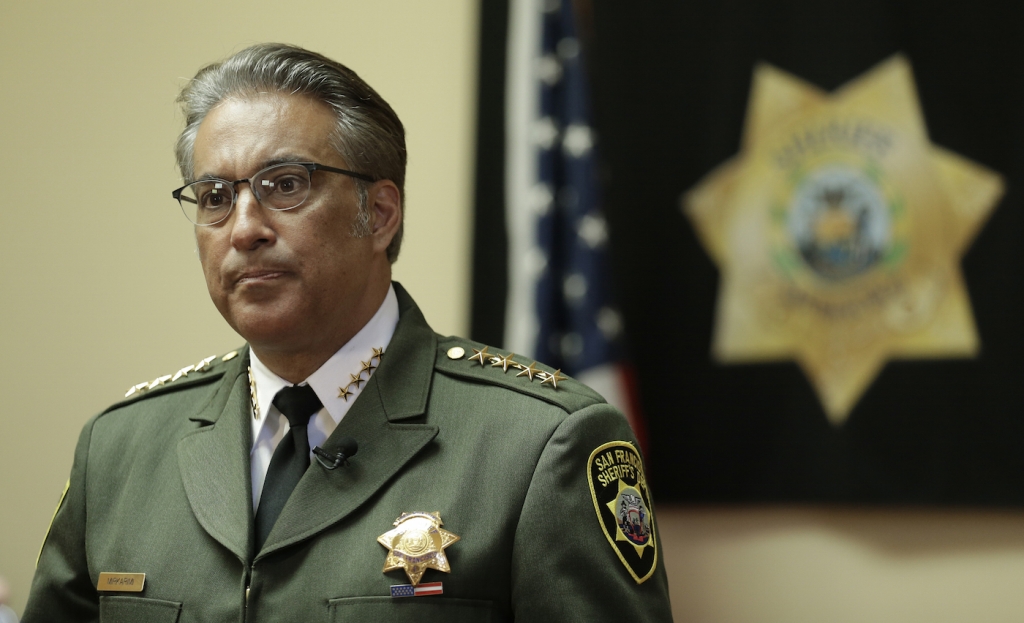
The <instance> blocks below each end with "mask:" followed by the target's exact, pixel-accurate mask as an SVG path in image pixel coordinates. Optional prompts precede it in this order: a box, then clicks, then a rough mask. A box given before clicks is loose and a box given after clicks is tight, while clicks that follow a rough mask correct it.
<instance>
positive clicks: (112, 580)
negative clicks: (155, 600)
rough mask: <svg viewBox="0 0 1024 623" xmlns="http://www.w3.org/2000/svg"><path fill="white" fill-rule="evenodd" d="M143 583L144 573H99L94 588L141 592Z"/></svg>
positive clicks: (144, 583)
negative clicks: (98, 578) (98, 579)
mask: <svg viewBox="0 0 1024 623" xmlns="http://www.w3.org/2000/svg"><path fill="white" fill-rule="evenodd" d="M145 585H146V574H145V573H101V574H100V581H99V582H97V583H96V590H98V591H118V592H124V593H141V592H142V587H143V586H145Z"/></svg>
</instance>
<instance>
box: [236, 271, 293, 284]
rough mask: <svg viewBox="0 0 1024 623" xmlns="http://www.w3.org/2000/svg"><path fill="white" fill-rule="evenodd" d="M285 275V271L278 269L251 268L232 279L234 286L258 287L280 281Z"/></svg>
mask: <svg viewBox="0 0 1024 623" xmlns="http://www.w3.org/2000/svg"><path fill="white" fill-rule="evenodd" d="M286 274H287V271H285V270H281V269H279V268H251V269H249V270H246V271H243V272H241V273H238V274H237V275H236V276H235V278H234V282H235V285H236V286H242V285H250V284H252V285H258V284H263V283H269V282H272V281H274V280H276V279H280V278H281V277H284V276H285V275H286Z"/></svg>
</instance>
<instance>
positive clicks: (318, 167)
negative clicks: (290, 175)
mask: <svg viewBox="0 0 1024 623" xmlns="http://www.w3.org/2000/svg"><path fill="white" fill-rule="evenodd" d="M283 166H299V167H303V168H305V169H306V171H308V172H309V179H310V190H312V180H313V171H327V172H328V173H340V174H342V175H347V176H349V177H354V178H355V179H357V180H362V181H364V182H370V183H371V184H372V183H373V182H376V181H378V180H377V179H376V178H375V177H373V176H371V175H367V174H366V173H358V172H356V171H349V170H348V169H339V168H337V167H332V166H328V165H326V164H320V163H319V162H278V163H277V164H272V165H270V166H269V167H266V168H263V169H260V170H259V171H257V172H255V173H253V174H252V176H251V177H246V178H242V179H240V180H235V181H233V182H230V181H228V180H222V179H220V178H219V177H211V178H206V179H201V180H195V181H194V182H190V183H188V184H185V185H184V186H182V187H181V188H176V189H174V190H172V191H171V197H173V198H174V199H176V200H177V201H178V205H179V206H180V207H181V211H182V213H184V214H185V218H188V212H187V211H185V204H184V203H182V201H188V202H189V203H196V202H195V201H193V200H192V199H190V198H188V197H182V196H181V193H183V192H184V191H185V189H186V188H188V187H189V186H191V185H192V184H195V183H197V182H224V183H225V184H228V185H230V186H231V205H230V206H229V207H228V210H227V212H225V213H224V218H222V219H220V220H219V221H214V222H213V223H196V222H195V221H194V220H192V219H191V218H188V221H189V222H190V223H192V224H193V225H196V226H198V227H209V226H210V225H217V224H218V223H223V222H224V221H226V220H227V218H228V217H229V216H231V211H232V210H234V209H235V203H237V201H238V185H239V184H241V183H242V182H245V183H247V184H249V188H250V189H252V191H253V196H254V197H256V200H257V201H259V203H260V205H261V206H263V201H262V200H261V199H260V196H259V193H258V192H257V190H256V188H254V187H253V185H252V182H251V180H252V179H253V178H255V177H259V176H260V175H261V174H262V173H264V172H266V171H269V170H271V169H276V168H277V167H283ZM306 199H309V196H308V195H307V196H306ZM306 199H303V200H302V201H300V202H299V203H297V204H295V205H293V206H292V207H290V208H272V207H270V206H263V207H265V208H267V209H268V210H273V211H274V212H287V211H288V210H294V209H295V208H297V207H299V206H301V205H302V204H304V203H306Z"/></svg>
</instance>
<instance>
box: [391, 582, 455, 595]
mask: <svg viewBox="0 0 1024 623" xmlns="http://www.w3.org/2000/svg"><path fill="white" fill-rule="evenodd" d="M442 593H444V589H443V587H442V583H441V582H430V583H427V584H420V585H419V586H413V585H412V584H395V585H394V586H392V587H391V596H392V597H422V596H424V595H440V594H442Z"/></svg>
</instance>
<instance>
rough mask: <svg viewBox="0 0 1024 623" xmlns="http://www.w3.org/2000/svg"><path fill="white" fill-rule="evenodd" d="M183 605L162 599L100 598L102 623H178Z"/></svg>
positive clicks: (105, 596)
mask: <svg viewBox="0 0 1024 623" xmlns="http://www.w3.org/2000/svg"><path fill="white" fill-rule="evenodd" d="M179 614H181V604H180V603H178V602H175V601H163V600H161V599H146V598H145V597H128V596H125V595H102V596H100V623H177V621H178V615H179Z"/></svg>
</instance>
